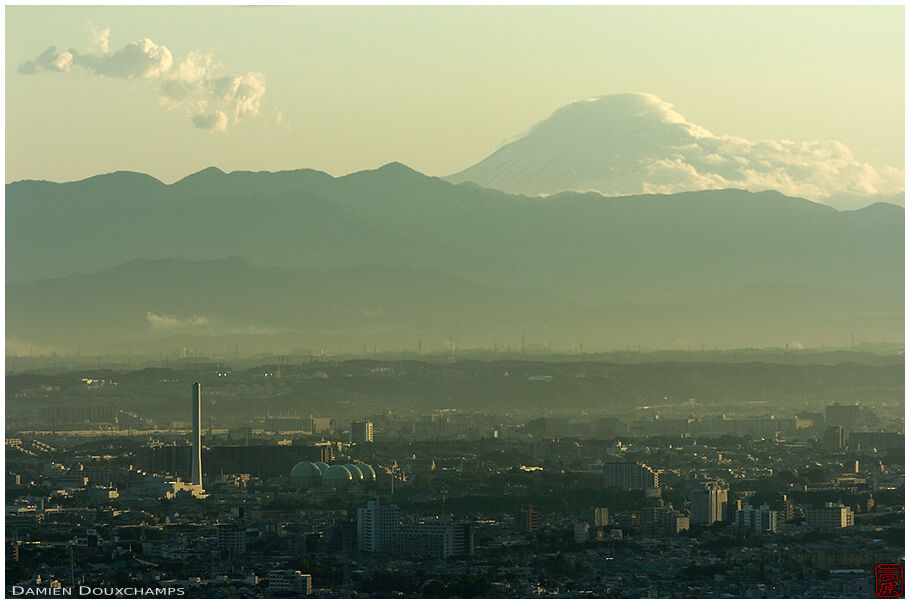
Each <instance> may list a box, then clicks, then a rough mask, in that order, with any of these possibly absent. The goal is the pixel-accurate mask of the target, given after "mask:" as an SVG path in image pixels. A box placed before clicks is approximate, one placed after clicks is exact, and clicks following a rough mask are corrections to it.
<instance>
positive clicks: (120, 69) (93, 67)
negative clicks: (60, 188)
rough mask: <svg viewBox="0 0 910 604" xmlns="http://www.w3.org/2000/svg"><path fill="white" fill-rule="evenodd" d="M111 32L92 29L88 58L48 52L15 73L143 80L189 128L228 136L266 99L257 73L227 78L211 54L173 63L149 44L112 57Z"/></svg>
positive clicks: (169, 54) (262, 80) (73, 53)
mask: <svg viewBox="0 0 910 604" xmlns="http://www.w3.org/2000/svg"><path fill="white" fill-rule="evenodd" d="M110 33H111V32H110V28H105V29H97V28H94V27H93V28H92V29H91V33H90V36H91V45H92V47H93V49H94V50H93V51H92V52H86V53H81V52H79V51H78V50H75V49H70V50H65V51H58V50H57V48H56V47H54V46H51V47H49V48H48V49H47V50H45V51H44V52H43V53H41V54H40V55H38V56H37V57H36V58H34V59H29V60H27V61H24V62H23V63H21V64H20V65H19V69H18V71H19V73H20V74H23V75H35V74H38V73H41V72H69V71H73V70H75V69H77V68H78V69H82V70H84V71H86V72H88V73H90V74H92V75H95V76H99V77H106V78H116V79H125V80H133V79H136V80H147V81H149V82H150V83H151V89H152V90H153V91H154V92H155V93H157V94H158V97H159V101H160V103H161V104H162V105H163V106H164V107H165V108H167V109H176V108H181V107H182V108H184V109H186V110H187V111H188V112H189V114H190V121H191V123H192V124H193V125H194V126H196V127H197V128H199V129H201V130H205V131H207V132H215V131H223V130H227V128H228V124H229V123H237V122H239V121H241V120H242V119H245V118H248V117H256V116H258V115H259V113H260V108H261V106H262V99H263V97H264V96H265V77H264V76H263V75H262V74H261V73H256V72H249V73H246V74H225V73H224V72H223V69H222V66H221V65H219V64H217V63H216V62H215V61H214V58H213V57H212V55H211V54H209V53H202V52H199V51H191V52H189V53H187V55H186V56H185V57H183V58H179V59H178V58H175V57H174V55H173V53H172V52H171V50H170V49H169V48H168V47H167V46H165V45H163V44H157V43H155V42H153V41H152V40H150V39H149V38H143V39H141V40H138V41H134V42H129V43H127V44H126V45H124V46H123V47H122V48H120V49H119V50H117V51H116V52H111V51H110Z"/></svg>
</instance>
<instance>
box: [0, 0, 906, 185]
mask: <svg viewBox="0 0 910 604" xmlns="http://www.w3.org/2000/svg"><path fill="white" fill-rule="evenodd" d="M108 29H109V32H108V33H107V35H106V37H105V34H104V32H105V30H108ZM6 36H7V39H6V109H7V114H6V126H7V147H6V182H11V181H14V180H19V179H24V178H38V179H49V180H74V179H80V178H84V177H87V176H90V175H93V174H97V173H102V172H110V171H113V170H135V171H141V172H146V173H149V174H152V175H153V176H156V177H158V178H160V179H162V180H164V181H165V182H172V181H174V180H177V179H179V178H181V177H183V176H185V175H186V174H188V173H191V172H194V171H196V170H199V169H201V168H203V167H206V166H209V165H216V166H219V167H220V168H222V169H224V170H226V171H230V170H241V169H245V170H279V169H293V168H303V167H306V168H315V169H320V170H325V171H327V172H329V173H331V174H335V175H339V174H345V173H348V172H352V171H356V170H361V169H368V168H375V167H377V166H379V165H382V164H384V163H387V162H390V161H401V162H403V163H405V164H408V165H410V166H411V167H413V168H415V169H417V170H420V171H422V172H424V173H428V174H431V175H446V174H450V173H453V172H457V171H459V170H462V169H463V168H466V167H467V166H469V165H471V164H473V163H475V162H477V161H479V160H480V159H482V158H484V157H485V156H487V155H488V154H489V153H491V152H492V151H493V150H495V149H496V148H497V147H498V146H500V145H502V144H503V143H504V142H507V141H508V140H511V139H513V138H514V137H516V136H518V135H520V134H522V133H523V132H525V131H526V130H527V129H528V128H530V127H531V126H532V125H533V124H534V123H536V122H537V121H539V120H541V119H543V118H545V117H547V116H548V115H550V114H551V113H552V112H553V111H554V110H556V109H557V108H559V107H561V106H563V105H566V104H568V103H570V102H572V101H574V100H577V99H582V98H587V97H591V96H597V95H603V94H609V93H618V92H629V91H640V92H649V93H653V94H655V95H657V96H659V97H660V98H662V99H664V100H665V101H668V102H670V103H672V104H673V105H674V106H675V109H676V111H678V112H679V113H681V114H682V115H684V116H685V117H686V118H687V119H688V120H689V121H691V122H693V123H695V124H698V125H701V126H703V127H705V128H707V129H708V130H710V131H711V132H713V133H715V134H718V135H732V136H740V137H744V138H748V139H750V140H764V139H775V140H783V139H786V140H792V141H815V140H838V141H841V142H842V143H844V144H845V145H846V146H847V147H849V148H850V150H851V151H852V152H853V154H854V155H855V156H856V158H857V159H859V160H861V161H863V162H867V163H869V164H871V165H872V166H875V167H876V168H880V167H884V166H893V167H896V168H899V169H903V165H904V9H903V7H900V6H896V7H873V8H867V7H758V8H755V7H610V6H603V7H573V8H564V7H274V8H265V7H22V6H19V7H16V6H13V7H7V8H6ZM145 38H148V39H149V40H150V42H148V43H140V44H134V45H133V46H130V47H128V48H127V52H123V53H120V54H117V53H118V51H120V50H121V49H123V48H124V47H125V46H126V45H128V44H129V43H131V42H140V41H141V40H143V39H145ZM105 43H106V44H107V53H106V52H105V47H104V46H105ZM50 46H56V47H57V50H56V52H54V53H50V54H46V55H44V58H43V59H42V58H40V55H41V54H42V53H43V52H44V51H45V50H46V49H47V48H48V47H50ZM161 47H166V49H165V50H162V49H161ZM69 49H75V50H76V51H78V52H77V53H74V54H72V55H69V58H68V56H67V55H66V54H65V51H67V50H69ZM140 51H141V52H140ZM61 53H63V54H61ZM193 53H195V54H193ZM168 56H169V57H170V59H168ZM188 56H189V57H190V58H191V60H190V61H187V60H186V59H187V57H188ZM206 56H209V57H210V62H209V63H206V59H205V57H206ZM150 57H151V59H150ZM150 60H151V62H149V61H150ZM28 61H32V63H27V62H28ZM23 64H24V65H23ZM20 71H26V72H28V71H33V72H34V73H31V74H24V73H20ZM228 76H235V77H233V78H231V77H228ZM279 118H280V119H279ZM205 128H208V129H209V130H206V129H205Z"/></svg>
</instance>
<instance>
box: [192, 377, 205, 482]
mask: <svg viewBox="0 0 910 604" xmlns="http://www.w3.org/2000/svg"><path fill="white" fill-rule="evenodd" d="M192 464H193V472H192V474H193V479H192V481H191V482H192V484H195V485H199V486H200V487H202V386H200V385H199V384H198V383H197V384H193V460H192Z"/></svg>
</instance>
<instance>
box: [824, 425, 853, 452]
mask: <svg viewBox="0 0 910 604" xmlns="http://www.w3.org/2000/svg"><path fill="white" fill-rule="evenodd" d="M822 442H823V443H824V446H825V449H826V450H828V451H843V450H845V449H846V448H847V431H846V430H844V427H843V426H828V427H827V428H825V435H824V438H823V440H822Z"/></svg>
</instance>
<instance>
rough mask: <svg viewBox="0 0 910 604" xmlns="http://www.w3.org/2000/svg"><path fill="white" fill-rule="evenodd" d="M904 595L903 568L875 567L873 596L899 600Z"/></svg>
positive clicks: (894, 565)
mask: <svg viewBox="0 0 910 604" xmlns="http://www.w3.org/2000/svg"><path fill="white" fill-rule="evenodd" d="M903 595H904V567H902V566H901V565H900V564H876V565H875V596H876V597H877V598H900V597H901V596H903Z"/></svg>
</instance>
